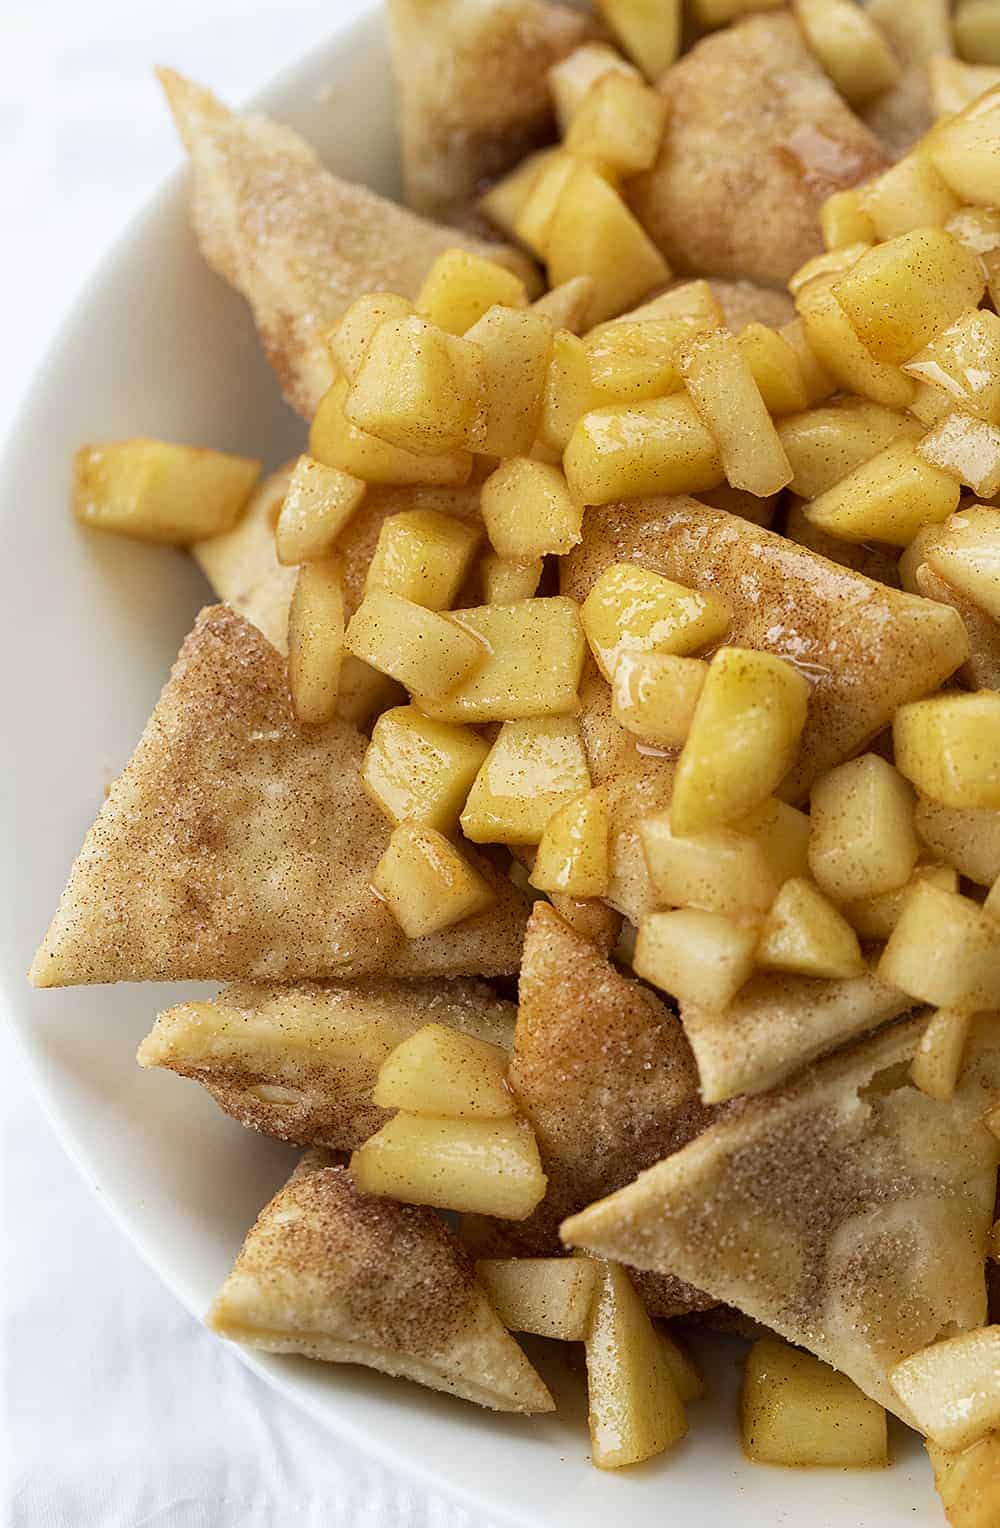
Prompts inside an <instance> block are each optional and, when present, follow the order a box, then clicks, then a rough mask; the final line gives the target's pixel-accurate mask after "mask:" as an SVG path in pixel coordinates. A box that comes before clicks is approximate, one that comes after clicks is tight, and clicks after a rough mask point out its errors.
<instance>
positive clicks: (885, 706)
mask: <svg viewBox="0 0 1000 1528" xmlns="http://www.w3.org/2000/svg"><path fill="white" fill-rule="evenodd" d="M615 562H636V563H639V564H640V565H641V566H643V567H646V568H651V569H652V570H653V571H654V572H657V573H662V574H665V575H666V577H668V578H672V579H676V580H677V582H678V583H682V584H687V585H690V586H691V587H693V588H696V589H712V590H714V591H715V592H716V593H717V594H719V595H721V596H722V598H723V599H724V600H725V601H726V603H727V604H728V605H729V607H730V610H731V612H732V625H731V627H730V631H729V636H728V638H727V640H728V641H729V642H730V643H733V644H735V645H742V646H746V647H758V648H762V649H764V650H766V651H768V652H773V653H776V654H777V655H778V656H779V657H783V658H787V659H788V660H789V661H790V662H793V663H795V664H796V665H798V667H799V668H800V669H801V670H802V672H804V673H805V674H806V676H807V677H808V678H809V679H810V680H811V681H812V685H813V689H812V695H811V698H810V702H809V716H808V720H807V722H806V727H805V731H804V733H803V735H802V747H801V751H800V755H799V760H798V763H797V764H796V766H795V768H794V770H793V771H792V772H791V774H790V775H789V776H788V777H787V779H786V781H785V782H784V785H783V786H782V794H783V795H785V796H786V797H787V799H789V800H797V799H799V798H801V797H802V796H804V795H805V793H806V792H807V791H808V789H809V786H810V785H811V783H812V781H813V780H814V779H816V777H817V776H818V775H820V774H822V773H823V772H824V771H825V770H827V769H830V768H832V767H833V765H835V764H839V763H841V762H842V761H843V760H844V759H848V758H851V757H853V755H854V754H856V753H858V752H860V751H861V750H862V749H863V748H864V747H865V745H866V744H867V743H868V742H869V741H870V740H871V739H872V738H873V737H875V736H876V735H877V734H878V733H879V732H881V731H882V729H883V728H884V727H885V726H886V725H887V724H888V723H889V721H890V720H891V718H892V716H893V714H894V712H895V711H896V708H897V707H898V706H900V705H902V704H904V703H905V702H906V701H909V700H916V699H918V698H919V697H921V696H923V695H928V694H931V693H933V691H934V690H936V689H938V688H939V686H940V685H941V684H942V683H943V682H944V680H945V679H947V678H948V676H949V675H950V674H952V673H953V672H954V671H955V669H956V668H958V667H959V665H960V664H961V663H962V662H964V660H965V659H966V657H967V656H968V638H967V636H966V633H965V628H964V627H963V625H962V623H961V621H960V620H959V618H958V616H957V615H956V614H955V612H954V611H952V610H950V609H949V608H948V607H947V606H944V605H938V604H935V603H934V602H933V601H931V600H926V599H920V598H918V597H916V596H913V595H908V594H901V593H899V592H898V591H896V590H895V589H887V588H885V587H884V586H883V585H881V584H876V583H873V582H872V581H871V580H870V579H867V578H865V577H863V575H862V574H860V573H856V572H854V571H853V570H851V569H849V568H843V567H839V566H838V565H837V564H835V563H832V562H829V561H827V559H826V558H824V557H820V556H818V555H817V554H816V553H815V552H811V551H809V550H808V549H807V548H805V547H801V546H797V545H796V544H795V543H794V542H792V541H789V540H787V539H786V538H785V537H783V536H777V535H774V534H773V533H772V532H770V531H768V530H765V529H764V528H763V527H761V526H757V525H752V524H751V523H750V522H749V521H747V520H743V519H738V518H736V517H735V516H733V515H728V514H725V513H724V512H722V511H720V510H715V509H710V508H708V507H707V506H705V505H703V504H699V503H697V502H696V501H695V500H694V499H687V498H660V499H640V500H630V501H628V502H625V503H619V504H608V505H602V506H601V507H600V508H596V509H588V511H587V513H586V516H585V518H584V525H583V541H582V542H581V544H580V545H579V546H578V547H576V548H574V550H573V551H572V552H571V553H570V554H569V556H568V557H565V558H563V560H562V563H561V566H560V575H561V581H562V592H563V593H564V594H568V595H571V596H572V598H574V599H576V600H583V599H585V598H586V595H587V593H588V592H589V590H590V588H591V586H592V584H593V583H594V580H595V579H596V578H597V577H598V576H599V574H600V573H601V572H603V570H604V569H605V568H606V567H608V566H609V565H610V564H611V563H615ZM623 910H624V909H623ZM626 911H627V910H626Z"/></svg>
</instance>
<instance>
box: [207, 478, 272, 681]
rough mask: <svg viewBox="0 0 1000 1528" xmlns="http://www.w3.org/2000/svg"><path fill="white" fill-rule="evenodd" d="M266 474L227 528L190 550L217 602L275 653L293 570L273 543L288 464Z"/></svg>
mask: <svg viewBox="0 0 1000 1528" xmlns="http://www.w3.org/2000/svg"><path fill="white" fill-rule="evenodd" d="M293 465H294V464H289V465H288V466H287V467H282V468H281V469H280V470H279V471H277V472H272V473H271V474H270V476H269V477H266V478H265V479H264V481H263V482H262V483H261V485H260V487H259V488H258V489H257V492H256V493H255V494H254V495H253V497H252V499H251V500H250V503H249V504H248V505H247V507H246V509H245V510H244V512H243V514H242V515H241V517H240V519H239V521H238V523H237V524H236V525H235V526H234V527H233V529H232V530H231V531H222V532H221V534H220V535H218V536H208V537H206V538H205V540H204V541H196V542H195V544H194V546H193V547H192V548H191V551H192V553H193V555H194V559H195V561H196V562H197V564H198V566H199V567H200V568H201V570H202V572H203V573H204V575H205V577H206V578H207V579H208V581H209V583H210V584H211V586H212V589H213V591H214V592H215V593H216V594H217V595H218V597H219V599H220V600H224V601H225V603H226V604H227V605H232V607H233V609H234V610H238V611H239V613H240V615H242V616H245V617H246V619H247V620H248V621H250V622H251V623H252V624H253V625H254V626H256V627H257V629H258V631H262V632H263V633H264V635H265V637H266V638H267V640H268V641H269V642H270V643H272V644H273V646H275V647H276V648H277V649H278V651H279V652H280V653H283V652H287V650H288V607H289V605H290V604H291V603H292V594H293V592H294V590H295V580H296V579H297V577H298V574H299V570H298V568H283V567H282V566H281V563H280V562H279V561H278V554H277V551H276V550H275V545H274V527H275V525H276V523H277V520H278V516H279V514H280V513H281V506H282V504H283V503H284V499H285V494H286V493H287V492H288V484H289V481H290V479H291V475H292V466H293Z"/></svg>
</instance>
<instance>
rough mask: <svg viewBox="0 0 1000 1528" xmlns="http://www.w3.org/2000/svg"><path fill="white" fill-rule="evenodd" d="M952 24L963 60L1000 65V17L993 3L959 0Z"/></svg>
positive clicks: (980, 0) (977, 0)
mask: <svg viewBox="0 0 1000 1528" xmlns="http://www.w3.org/2000/svg"><path fill="white" fill-rule="evenodd" d="M952 25H953V26H954V29H955V42H956V43H957V45H958V51H959V53H960V54H961V55H962V57H963V58H970V59H972V61H973V62H974V63H982V64H998V65H1000V16H998V15H997V8H996V5H995V4H994V3H993V0H959V6H958V14H957V16H956V17H955V20H954V22H953V23H952Z"/></svg>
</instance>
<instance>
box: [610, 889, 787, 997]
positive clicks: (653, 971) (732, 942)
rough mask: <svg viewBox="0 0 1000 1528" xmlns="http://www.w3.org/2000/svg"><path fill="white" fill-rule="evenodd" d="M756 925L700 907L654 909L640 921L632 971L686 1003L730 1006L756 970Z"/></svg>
mask: <svg viewBox="0 0 1000 1528" xmlns="http://www.w3.org/2000/svg"><path fill="white" fill-rule="evenodd" d="M756 946H757V929H756V928H755V927H754V926H753V925H751V924H744V923H738V922H737V921H736V920H735V919H734V918H730V917H727V916H726V915H725V914H723V913H713V912H706V911H703V910H701V909H696V908H687V907H685V908H680V909H678V910H676V911H674V912H665V913H650V915H649V916H648V917H647V918H644V919H643V921H642V923H641V924H640V925H639V935H638V938H637V939H636V942H635V954H634V956H633V959H632V965H633V969H634V970H635V973H636V975H637V976H641V977H642V979H643V980H644V981H647V982H652V984H653V986H654V987H660V988H661V989H662V990H663V991H664V992H668V993H669V994H670V996H671V997H673V998H676V1000H677V1001H678V1002H679V1003H680V1004H681V1006H682V1007H683V1006H684V1005H685V1004H687V1003H692V1004H695V1005H697V1006H699V1007H703V1008H712V1009H723V1008H725V1007H727V1005H728V1004H729V1002H730V1001H731V999H732V998H734V997H735V996H736V994H737V992H738V991H739V989H740V988H741V987H742V986H743V983H744V982H745V981H748V980H749V978H750V976H751V975H752V973H753V967H754V952H755V949H756Z"/></svg>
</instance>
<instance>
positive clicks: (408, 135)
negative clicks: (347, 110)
mask: <svg viewBox="0 0 1000 1528" xmlns="http://www.w3.org/2000/svg"><path fill="white" fill-rule="evenodd" d="M388 19H389V42H390V50H391V54H392V63H393V72H394V75H395V79H396V89H397V92H398V95H399V106H400V135H401V139H402V151H403V182H404V187H405V191H406V200H407V203H408V205H409V206H411V207H413V208H415V209H416V210H417V212H422V213H423V214H424V215H425V216H427V217H434V218H439V219H440V220H441V221H442V222H445V223H455V224H458V225H459V226H460V227H461V226H466V227H472V228H475V230H476V231H477V232H486V233H488V232H489V231H490V228H491V225H490V224H489V223H488V222H487V221H486V220H485V219H482V218H480V217H479V216H477V214H476V210H475V203H476V199H477V198H478V197H479V196H480V195H481V194H482V193H483V191H485V190H486V189H487V187H488V186H489V184H490V183H491V182H492V181H494V180H496V179H497V178H498V177H499V176H501V175H504V174H506V172H507V171H508V170H510V169H513V167H514V166H515V165H516V164H517V163H518V162H519V161H520V160H521V159H523V158H524V156H525V155H526V154H529V153H531V152H532V151H533V150H534V149H537V148H540V147H541V146H542V145H544V144H546V143H550V142H551V141H552V140H553V138H554V137H555V120H554V116H553V111H552V99H551V96H550V94H549V87H548V81H547V79H546V74H547V71H548V69H549V68H550V67H551V66H552V65H553V64H555V63H558V62H559V60H560V59H561V58H565V56H566V54H567V53H571V52H572V51H573V49H574V48H576V47H578V46H579V44H580V43H582V42H584V41H586V39H587V38H588V37H590V36H592V35H593V34H594V31H595V28H594V25H593V22H592V21H591V20H590V18H589V17H586V16H583V15H580V14H579V12H574V11H572V10H569V9H567V8H566V7H565V6H563V5H552V4H548V3H546V0H477V3H476V4H472V5H470V4H469V0H389V5H388ZM494 232H495V231H494Z"/></svg>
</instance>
